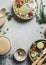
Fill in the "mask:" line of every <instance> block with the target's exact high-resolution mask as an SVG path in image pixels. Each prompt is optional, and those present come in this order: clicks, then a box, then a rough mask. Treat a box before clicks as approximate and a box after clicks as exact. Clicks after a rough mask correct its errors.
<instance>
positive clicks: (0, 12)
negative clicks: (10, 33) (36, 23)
mask: <svg viewBox="0 0 46 65" xmlns="http://www.w3.org/2000/svg"><path fill="white" fill-rule="evenodd" d="M5 13H6V9H5V8H2V9H1V10H0V17H3V16H5Z"/></svg>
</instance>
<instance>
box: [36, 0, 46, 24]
mask: <svg viewBox="0 0 46 65" xmlns="http://www.w3.org/2000/svg"><path fill="white" fill-rule="evenodd" d="M44 7H45V6H44V5H43V2H42V0H41V3H40V14H39V16H36V21H37V22H38V23H39V24H46V15H45V14H44Z"/></svg>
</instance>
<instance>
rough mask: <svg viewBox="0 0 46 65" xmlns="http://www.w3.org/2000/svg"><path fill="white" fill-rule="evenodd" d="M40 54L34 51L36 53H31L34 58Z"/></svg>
mask: <svg viewBox="0 0 46 65" xmlns="http://www.w3.org/2000/svg"><path fill="white" fill-rule="evenodd" d="M38 54H39V53H38V52H34V53H32V54H31V56H32V57H33V58H35V57H36V56H38Z"/></svg>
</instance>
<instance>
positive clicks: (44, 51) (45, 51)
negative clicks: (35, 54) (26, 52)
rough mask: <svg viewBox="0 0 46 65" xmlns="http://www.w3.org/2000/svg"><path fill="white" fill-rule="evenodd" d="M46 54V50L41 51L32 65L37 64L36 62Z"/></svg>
mask: <svg viewBox="0 0 46 65" xmlns="http://www.w3.org/2000/svg"><path fill="white" fill-rule="evenodd" d="M45 53H46V48H45V49H44V50H43V54H42V55H41V56H40V57H39V58H38V59H36V60H35V61H34V62H33V63H32V65H36V64H37V63H38V61H39V60H40V59H41V58H42V57H43V55H44V54H45Z"/></svg>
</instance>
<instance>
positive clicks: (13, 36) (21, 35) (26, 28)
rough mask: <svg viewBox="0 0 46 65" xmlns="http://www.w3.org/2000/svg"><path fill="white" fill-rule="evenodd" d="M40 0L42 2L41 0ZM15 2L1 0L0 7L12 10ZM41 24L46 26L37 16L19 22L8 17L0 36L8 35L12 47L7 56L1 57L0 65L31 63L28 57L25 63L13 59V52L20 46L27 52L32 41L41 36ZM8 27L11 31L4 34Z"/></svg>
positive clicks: (25, 64) (12, 0)
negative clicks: (38, 21)
mask: <svg viewBox="0 0 46 65" xmlns="http://www.w3.org/2000/svg"><path fill="white" fill-rule="evenodd" d="M38 1H39V2H40V0H38ZM13 2H14V0H0V9H1V8H6V10H7V11H8V12H10V11H11V7H12V5H13ZM44 2H45V3H46V0H44ZM45 3H44V4H45ZM41 26H42V27H43V28H44V29H45V28H46V25H45V24H42V25H39V24H38V23H37V22H36V18H35V17H34V18H33V20H30V21H29V22H27V23H18V21H16V20H14V19H12V20H11V21H9V22H8V20H7V19H6V22H5V24H4V26H3V27H2V28H1V30H2V32H0V36H6V37H8V38H9V39H10V41H11V46H12V48H11V51H10V52H9V53H8V54H7V55H6V56H3V57H0V65H31V63H29V62H28V60H27V59H26V60H25V61H24V62H23V63H16V62H15V61H13V53H14V52H15V50H16V49H18V48H22V49H24V50H25V51H26V53H27V52H28V49H29V47H30V45H31V44H32V42H33V41H35V40H37V39H40V38H41V34H40V31H42V32H43V31H44V29H41ZM7 28H9V31H7V33H6V34H5V35H2V33H3V31H6V29H7Z"/></svg>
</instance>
